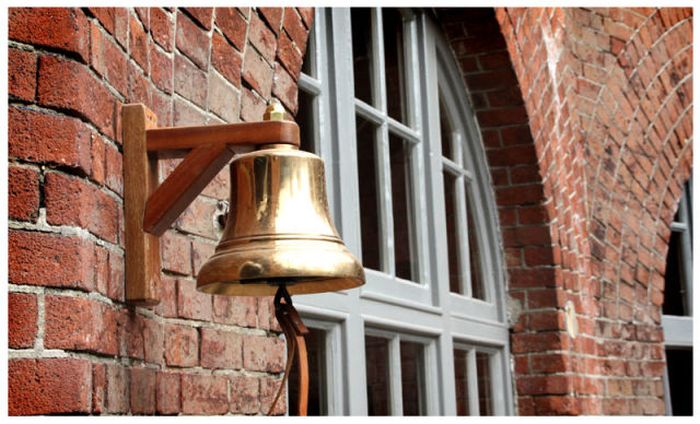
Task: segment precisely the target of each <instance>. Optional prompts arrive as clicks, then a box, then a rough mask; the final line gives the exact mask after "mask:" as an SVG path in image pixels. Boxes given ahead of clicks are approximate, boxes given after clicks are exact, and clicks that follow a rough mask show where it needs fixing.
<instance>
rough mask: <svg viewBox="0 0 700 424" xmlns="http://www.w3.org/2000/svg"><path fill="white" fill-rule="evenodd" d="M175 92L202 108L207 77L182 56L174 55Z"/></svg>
mask: <svg viewBox="0 0 700 424" xmlns="http://www.w3.org/2000/svg"><path fill="white" fill-rule="evenodd" d="M174 84H175V92H176V93H178V94H180V95H181V96H182V97H184V98H186V99H188V100H190V101H192V102H194V103H195V104H196V105H198V106H200V107H202V108H204V107H206V102H207V76H206V74H205V73H204V72H202V71H201V70H199V69H197V67H196V66H195V65H194V64H192V63H191V62H190V61H188V60H187V59H185V57H184V56H181V55H179V54H176V55H175V83H174Z"/></svg>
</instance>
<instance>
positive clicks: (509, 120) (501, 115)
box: [477, 107, 527, 128]
mask: <svg viewBox="0 0 700 424" xmlns="http://www.w3.org/2000/svg"><path fill="white" fill-rule="evenodd" d="M477 119H478V120H479V124H480V125H481V126H482V128H488V127H498V126H502V125H515V124H524V123H526V122H527V112H526V111H525V108H523V107H511V108H505V109H497V110H484V111H479V112H477Z"/></svg>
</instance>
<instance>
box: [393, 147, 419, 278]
mask: <svg viewBox="0 0 700 424" xmlns="http://www.w3.org/2000/svg"><path fill="white" fill-rule="evenodd" d="M411 149H412V146H411V145H410V144H409V142H407V141H406V140H403V139H401V138H399V137H396V136H395V135H393V134H390V135H389V155H390V157H391V198H392V209H393V217H394V261H395V264H396V276H397V277H401V278H404V279H406V280H413V281H417V280H418V276H417V275H415V273H414V272H413V271H414V269H415V266H414V265H415V260H416V259H415V245H414V243H413V241H412V240H413V228H414V219H415V218H414V217H415V214H414V211H413V199H412V196H411V194H412V193H413V187H412V181H411V166H410V163H411V161H410V155H411Z"/></svg>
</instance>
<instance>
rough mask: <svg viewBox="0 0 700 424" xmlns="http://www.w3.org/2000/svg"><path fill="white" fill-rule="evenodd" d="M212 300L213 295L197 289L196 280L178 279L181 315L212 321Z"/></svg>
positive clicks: (179, 314) (178, 301)
mask: <svg viewBox="0 0 700 424" xmlns="http://www.w3.org/2000/svg"><path fill="white" fill-rule="evenodd" d="M211 302H212V300H211V295H209V294H206V293H202V292H199V291H197V290H196V287H195V282H194V281H188V280H178V281H177V313H178V316H179V317H181V318H187V319H194V320H201V321H210V320H211V311H212V305H211Z"/></svg>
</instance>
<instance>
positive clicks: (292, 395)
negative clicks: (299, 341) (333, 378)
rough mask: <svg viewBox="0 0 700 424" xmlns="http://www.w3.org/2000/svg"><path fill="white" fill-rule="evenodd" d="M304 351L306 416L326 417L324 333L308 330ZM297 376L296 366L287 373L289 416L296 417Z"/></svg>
mask: <svg viewBox="0 0 700 424" xmlns="http://www.w3.org/2000/svg"><path fill="white" fill-rule="evenodd" d="M305 339H306V350H307V353H308V358H309V403H308V411H307V415H309V416H317V415H328V405H327V402H328V401H327V399H326V387H327V382H326V332H325V331H323V330H318V329H316V328H309V334H307V335H306V336H305ZM298 381H299V374H298V369H297V367H296V366H294V367H292V370H291V371H290V373H289V384H288V385H287V389H288V390H289V415H298V412H299V411H297V409H296V406H297V402H298V401H299V392H298V388H299V386H298V385H299V383H298Z"/></svg>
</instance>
